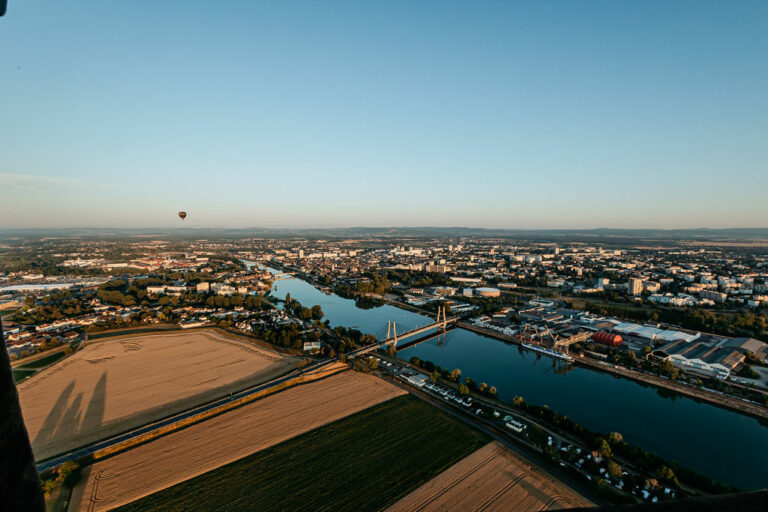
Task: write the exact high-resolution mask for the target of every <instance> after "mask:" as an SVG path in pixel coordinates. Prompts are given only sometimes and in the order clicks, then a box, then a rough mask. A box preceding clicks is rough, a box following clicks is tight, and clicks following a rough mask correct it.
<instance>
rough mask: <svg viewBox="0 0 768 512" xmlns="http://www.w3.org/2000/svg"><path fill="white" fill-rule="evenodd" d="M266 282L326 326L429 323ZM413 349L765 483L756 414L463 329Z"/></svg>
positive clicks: (763, 441)
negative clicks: (560, 367) (318, 311)
mask: <svg viewBox="0 0 768 512" xmlns="http://www.w3.org/2000/svg"><path fill="white" fill-rule="evenodd" d="M275 285H276V287H277V290H273V292H272V293H273V295H275V296H277V297H280V298H284V297H285V294H286V293H290V294H291V297H293V298H295V299H296V300H298V301H299V302H301V303H302V304H303V305H304V306H307V307H311V306H313V305H315V304H319V305H320V306H321V307H322V308H323V311H324V312H325V315H326V318H328V319H329V320H330V323H331V326H337V325H343V326H346V327H356V328H358V329H360V330H361V331H363V332H364V333H369V334H374V335H376V336H378V337H379V338H383V337H385V336H386V333H387V321H388V320H393V321H395V322H396V323H397V330H398V332H405V331H406V330H408V329H412V328H414V327H418V326H421V325H426V324H428V323H430V322H431V321H432V320H431V319H430V318H427V317H424V316H421V315H418V314H415V313H411V312H409V311H405V310H402V309H399V308H396V307H394V306H389V305H385V306H381V307H377V308H373V309H360V308H358V307H356V306H355V303H354V301H352V300H349V299H343V298H341V297H338V296H336V295H327V294H325V293H323V292H322V291H320V290H319V289H317V288H315V287H314V286H312V285H310V284H309V283H307V282H305V281H302V280H300V279H295V278H294V279H287V280H279V281H276V282H275ZM414 355H416V356H418V357H420V358H421V359H424V360H429V361H432V362H434V363H435V364H438V365H440V366H442V367H444V368H460V369H461V371H462V376H465V377H471V378H472V379H473V380H475V381H477V382H486V383H488V384H489V385H493V386H496V388H497V389H498V392H499V396H500V397H501V398H503V399H506V400H511V399H512V397H514V396H516V395H520V396H522V397H524V398H525V400H526V401H528V402H530V403H533V404H537V405H548V406H549V407H550V408H552V409H553V410H555V411H558V412H560V413H562V414H566V415H568V416H570V417H571V418H573V419H574V420H575V421H577V422H579V423H581V424H582V425H584V426H585V427H587V428H588V429H590V430H594V431H598V432H605V433H608V432H612V431H616V432H621V433H622V435H623V436H624V439H625V440H626V441H627V442H628V443H631V444H634V445H637V446H640V447H642V448H645V449H646V450H650V451H655V452H657V453H659V454H660V455H662V456H664V457H666V458H668V459H672V460H676V461H678V462H680V463H681V464H684V465H686V466H688V467H690V468H692V469H694V470H696V471H699V472H700V473H703V474H705V475H708V476H710V477H712V478H715V479H716V480H719V481H722V482H727V483H730V484H733V485H736V486H739V487H742V488H745V489H758V488H765V487H768V427H766V426H765V425H762V424H761V423H760V422H759V421H758V420H756V419H753V418H750V417H747V416H743V415H741V414H737V413H734V412H731V411H727V410H725V409H721V408H719V407H715V406H712V405H708V404H705V403H701V402H697V401H695V400H692V399H689V398H685V397H681V396H679V395H675V394H673V393H669V392H665V391H663V390H658V389H657V388H653V387H650V386H643V385H640V384H638V383H635V382H633V381H630V380H626V379H622V378H619V377H614V376H612V375H608V374H604V373H600V372H597V371H594V370H590V369H586V368H580V367H571V368H570V369H569V370H568V371H566V372H565V373H563V372H558V371H555V368H554V365H553V360H552V359H550V358H547V357H542V356H539V355H538V354H536V353H533V352H530V351H525V350H522V349H520V348H519V347H518V346H517V345H513V344H506V343H504V342H502V341H499V340H497V339H494V338H489V337H486V336H482V335H480V334H476V333H474V332H471V331H467V330H464V329H455V330H453V331H451V332H450V333H448V335H447V339H446V342H445V344H444V345H443V344H442V343H438V342H437V340H431V341H427V342H424V343H422V344H420V345H417V346H415V347H412V348H410V349H407V350H404V351H402V352H400V353H398V356H399V357H402V358H403V359H410V358H411V357H412V356H414Z"/></svg>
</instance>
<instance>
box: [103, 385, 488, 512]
mask: <svg viewBox="0 0 768 512" xmlns="http://www.w3.org/2000/svg"><path fill="white" fill-rule="evenodd" d="M488 441H489V439H488V438H487V437H486V436H485V435H484V434H481V433H480V432H477V431H475V430H473V429H472V428H470V427H469V426H467V425H466V424H465V423H463V422H461V421H460V420H457V419H455V418H453V417H451V416H448V415H446V414H444V413H442V412H441V411H439V410H438V409H436V408H435V407H432V406H431V405H429V404H426V403H424V402H423V401H421V400H419V399H417V398H414V397H412V396H410V395H406V396H402V397H399V398H395V399H392V400H389V401H387V402H384V403H383V404H380V405H378V406H375V407H372V408H370V409H367V410H365V411H362V412H359V413H357V414H354V415H352V416H349V417H347V418H344V419H342V420H339V421H336V422H334V423H331V424H329V425H326V426H325V427H321V428H319V429H316V430H313V431H312V432H309V433H307V434H304V435H301V436H299V437H296V438H294V439H291V440H288V441H285V442H284V443H281V444H279V445H277V446H273V447H272V448H268V449H266V450H263V451H261V452H258V453H255V454H253V455H250V456H248V457H245V458H243V459H240V460H239V461H236V462H233V463H231V464H229V465H227V466H223V467H221V468H218V469H215V470H213V471H210V472H208V473H205V474H203V475H200V476H198V477H196V478H193V479H191V480H187V481H186V482H182V483H180V484H177V485H175V486H173V487H170V488H168V489H164V490H162V491H160V492H157V493H155V494H152V495H150V496H147V497H145V498H142V499H140V500H138V501H135V502H133V503H130V504H128V505H125V506H123V507H120V508H118V509H116V510H119V511H121V512H129V511H142V512H146V511H166V510H174V511H180V510H190V511H191V510H195V511H202V510H227V511H249V512H250V511H255V510H258V511H260V512H264V511H270V510H291V511H300V510H307V511H309V510H333V511H344V510H350V511H365V510H380V509H382V508H385V507H386V506H388V505H391V504H392V503H394V502H395V501H397V500H398V499H399V498H401V497H403V496H405V495H406V494H408V493H409V492H410V491H412V490H414V489H416V488H417V487H419V486H420V485H421V484H423V483H424V482H426V481H427V480H429V479H430V478H432V477H433V476H435V475H437V474H438V473H440V472H442V471H443V470H445V469H446V468H448V467H450V466H451V465H452V464H453V463H455V462H457V461H459V460H460V459H462V458H464V457H466V456H467V455H469V454H470V453H472V452H473V451H475V450H477V449H478V448H480V447H481V446H483V445H485V444H486V443H487V442H488Z"/></svg>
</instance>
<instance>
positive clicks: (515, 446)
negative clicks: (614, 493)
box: [385, 378, 602, 505]
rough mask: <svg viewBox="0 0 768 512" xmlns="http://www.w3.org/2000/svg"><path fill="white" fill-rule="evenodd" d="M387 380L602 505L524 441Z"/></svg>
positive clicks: (417, 391) (442, 402)
mask: <svg viewBox="0 0 768 512" xmlns="http://www.w3.org/2000/svg"><path fill="white" fill-rule="evenodd" d="M385 380H386V381H387V382H390V383H392V384H394V385H395V386H397V387H399V388H401V389H403V390H405V391H407V392H408V393H410V394H411V395H413V396H415V397H417V398H420V399H421V400H424V401H425V402H428V403H429V404H430V405H432V406H434V407H437V408H438V409H440V410H441V411H443V412H445V413H446V414H450V415H451V416H453V417H454V418H457V419H459V420H461V421H463V422H464V423H466V424H468V425H470V426H471V427H472V428H474V429H476V430H479V431H480V432H482V433H484V434H486V435H488V436H489V437H491V438H492V439H494V440H496V441H498V442H500V443H502V444H503V445H504V446H506V447H507V448H509V449H510V450H512V451H514V452H515V453H517V454H518V455H520V456H522V457H524V458H526V459H528V460H530V461H531V462H533V463H534V464H535V465H536V466H538V467H539V468H541V469H542V471H545V472H547V473H549V474H551V475H553V476H554V477H556V478H557V479H558V480H560V481H561V482H563V483H565V484H566V485H568V486H569V487H571V488H573V489H575V490H577V491H578V492H579V493H580V494H581V495H582V496H584V497H586V498H587V499H588V500H590V501H592V502H593V503H595V504H598V505H599V504H602V500H599V499H598V498H597V497H596V496H594V495H593V494H592V492H591V491H589V490H588V489H585V488H584V486H583V485H582V483H581V482H577V481H575V480H574V479H573V478H571V477H570V475H566V474H564V473H563V472H562V471H560V470H558V469H556V468H553V467H552V463H551V461H549V460H548V459H545V458H544V457H542V456H541V455H540V454H538V453H536V452H533V451H531V450H530V448H529V447H525V446H521V445H522V441H519V440H516V441H512V440H511V439H510V438H509V436H508V435H507V433H506V432H503V431H501V432H503V433H500V432H499V430H497V428H496V427H495V426H494V427H491V426H489V425H487V424H486V423H484V422H481V421H479V420H478V418H477V417H475V416H474V415H472V414H471V413H470V412H468V411H463V410H458V409H455V408H453V407H450V406H448V405H446V403H445V402H444V401H442V400H438V399H436V398H434V397H432V396H431V395H429V394H427V393H425V392H423V391H420V390H417V389H416V388H414V387H412V386H408V385H405V384H402V383H400V382H398V381H397V380H396V379H394V378H385ZM544 468H546V469H544Z"/></svg>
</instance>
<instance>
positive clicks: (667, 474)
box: [658, 466, 680, 485]
mask: <svg viewBox="0 0 768 512" xmlns="http://www.w3.org/2000/svg"><path fill="white" fill-rule="evenodd" d="M658 473H659V476H660V477H661V478H662V479H663V480H667V481H668V482H674V483H675V484H677V485H679V484H680V483H679V482H678V480H677V476H676V475H675V472H674V471H672V470H671V469H670V468H668V467H667V466H661V467H660V468H659V469H658Z"/></svg>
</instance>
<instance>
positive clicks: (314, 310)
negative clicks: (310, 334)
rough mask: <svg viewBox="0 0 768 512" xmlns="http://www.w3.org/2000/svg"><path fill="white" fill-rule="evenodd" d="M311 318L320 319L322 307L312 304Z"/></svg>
mask: <svg viewBox="0 0 768 512" xmlns="http://www.w3.org/2000/svg"><path fill="white" fill-rule="evenodd" d="M312 318H313V319H314V320H320V319H321V318H323V308H321V307H320V306H319V305H314V306H312Z"/></svg>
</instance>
